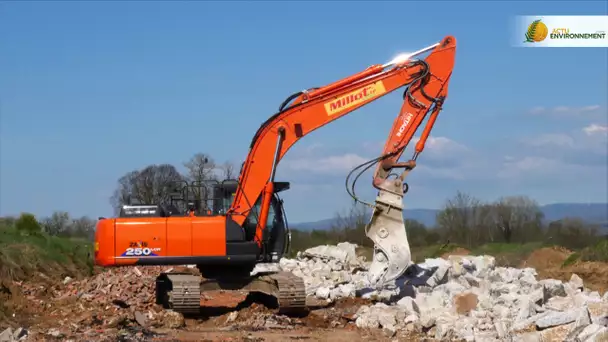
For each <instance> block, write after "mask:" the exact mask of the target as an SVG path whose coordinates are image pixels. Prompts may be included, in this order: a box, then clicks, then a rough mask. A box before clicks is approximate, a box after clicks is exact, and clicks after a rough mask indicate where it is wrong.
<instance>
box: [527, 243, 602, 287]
mask: <svg viewBox="0 0 608 342" xmlns="http://www.w3.org/2000/svg"><path fill="white" fill-rule="evenodd" d="M572 253H573V252H572V251H570V250H568V249H566V248H563V247H547V248H541V249H538V250H536V251H534V252H532V254H530V256H529V257H528V258H527V259H526V260H525V261H523V262H522V264H521V267H532V268H534V269H536V272H538V277H539V279H549V278H553V279H559V280H562V281H568V280H569V279H570V277H572V274H573V273H576V274H577V275H578V276H579V277H581V278H582V279H583V281H584V282H585V287H588V288H590V289H592V290H594V291H599V292H600V294H603V293H604V292H605V291H607V290H608V263H604V262H589V261H578V262H576V263H574V264H572V265H568V266H563V265H564V262H565V261H566V260H567V259H568V257H569V256H570V255H572Z"/></svg>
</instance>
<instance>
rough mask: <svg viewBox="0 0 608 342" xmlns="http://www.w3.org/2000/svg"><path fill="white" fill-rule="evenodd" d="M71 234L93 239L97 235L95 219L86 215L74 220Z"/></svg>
mask: <svg viewBox="0 0 608 342" xmlns="http://www.w3.org/2000/svg"><path fill="white" fill-rule="evenodd" d="M70 235H72V236H78V237H86V238H88V239H93V237H94V235H95V220H92V219H91V218H89V217H86V216H82V217H80V218H77V219H74V220H72V225H71V227H70Z"/></svg>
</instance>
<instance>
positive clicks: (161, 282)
mask: <svg viewBox="0 0 608 342" xmlns="http://www.w3.org/2000/svg"><path fill="white" fill-rule="evenodd" d="M216 290H228V291H239V290H241V291H250V292H261V293H264V294H266V295H269V296H272V297H274V298H276V300H277V303H278V305H279V307H278V312H279V313H281V314H296V313H299V312H303V311H306V309H307V307H306V288H305V285H304V281H303V280H302V278H300V277H297V276H295V275H294V274H292V273H289V272H277V273H265V274H260V275H256V276H250V277H235V278H218V279H204V278H202V277H200V276H198V275H192V274H190V273H163V274H161V275H160V276H159V277H158V278H157V280H156V303H157V304H160V305H163V307H165V308H166V309H171V310H173V311H177V312H180V313H182V314H196V313H199V312H200V296H201V293H202V292H204V291H216Z"/></svg>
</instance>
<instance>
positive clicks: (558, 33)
mask: <svg viewBox="0 0 608 342" xmlns="http://www.w3.org/2000/svg"><path fill="white" fill-rule="evenodd" d="M574 31H575V32H572V30H571V28H569V27H553V28H552V29H551V33H549V28H548V27H547V25H546V24H545V23H543V22H542V20H541V19H537V20H534V21H533V22H532V23H531V24H530V25H529V26H528V29H527V30H526V33H525V37H526V40H524V43H540V42H542V41H544V40H546V39H547V37H549V40H551V41H556V40H571V41H572V40H603V39H605V38H606V32H605V31H595V32H593V31H591V32H589V31H588V32H584V31H583V32H580V31H578V30H576V29H575V30H574ZM576 31H578V32H576ZM581 31H582V30H581Z"/></svg>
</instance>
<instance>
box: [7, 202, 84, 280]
mask: <svg viewBox="0 0 608 342" xmlns="http://www.w3.org/2000/svg"><path fill="white" fill-rule="evenodd" d="M92 269H93V263H92V243H91V241H90V240H89V239H86V238H83V237H78V236H69V234H67V233H66V232H63V234H57V235H51V234H49V233H48V232H47V231H45V229H44V224H41V223H40V222H38V220H36V218H35V217H34V216H33V215H31V214H27V213H26V214H22V215H21V216H20V217H19V218H17V219H14V218H3V219H1V220H0V279H4V280H24V279H31V278H32V277H38V278H39V277H49V278H59V277H66V276H70V277H80V276H83V275H88V274H90V273H91V272H92ZM41 274H42V275H41Z"/></svg>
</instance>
